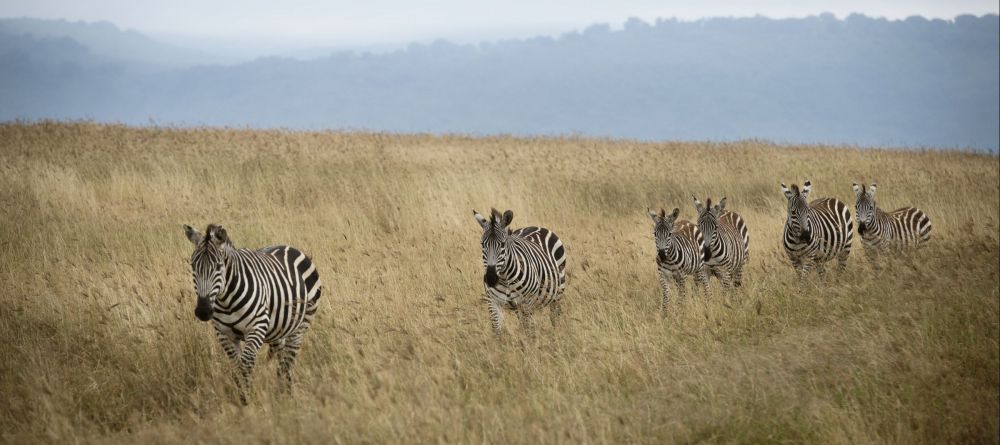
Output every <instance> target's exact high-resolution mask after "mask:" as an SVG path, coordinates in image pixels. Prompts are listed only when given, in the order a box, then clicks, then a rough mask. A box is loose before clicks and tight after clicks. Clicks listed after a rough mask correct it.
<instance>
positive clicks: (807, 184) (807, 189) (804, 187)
mask: <svg viewBox="0 0 1000 445" xmlns="http://www.w3.org/2000/svg"><path fill="white" fill-rule="evenodd" d="M812 189H813V185H812V182H810V181H809V180H806V182H805V184H802V199H808V198H809V192H811V191H812Z"/></svg>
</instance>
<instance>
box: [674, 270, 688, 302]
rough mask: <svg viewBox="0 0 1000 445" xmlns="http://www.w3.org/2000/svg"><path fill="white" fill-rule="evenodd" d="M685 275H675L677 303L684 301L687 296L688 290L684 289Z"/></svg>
mask: <svg viewBox="0 0 1000 445" xmlns="http://www.w3.org/2000/svg"><path fill="white" fill-rule="evenodd" d="M684 278H685V277H684V275H682V274H679V273H675V274H674V284H676V285H677V301H680V300H682V299H684V297H685V296H686V295H687V290H686V289H684Z"/></svg>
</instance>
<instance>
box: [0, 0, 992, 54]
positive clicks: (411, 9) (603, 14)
mask: <svg viewBox="0 0 1000 445" xmlns="http://www.w3.org/2000/svg"><path fill="white" fill-rule="evenodd" d="M997 10H998V6H997V2H996V1H995V0H989V1H985V0H946V1H931V0H873V1H864V0H845V1H819V0H778V1H742V0H715V1H709V0H706V1H699V0H680V1H655V0H605V1H598V0H504V1H475V0H435V1H421V2H417V1H409V0H351V1H344V0H337V1H330V0H297V1H288V2H280V1H275V0H211V1H205V0H143V1H135V0H90V1H79V0H0V17H37V18H62V19H68V20H85V21H101V20H105V21H110V22H113V23H115V24H117V25H118V26H119V27H122V28H126V29H134V30H137V31H140V32H143V33H146V34H149V35H152V36H156V37H161V38H164V37H166V38H177V39H184V40H188V41H190V40H192V39H205V40H206V41H215V42H231V43H239V44H253V43H255V42H260V43H264V42H268V43H269V44H272V45H273V44H281V45H289V46H352V45H379V44H390V43H401V42H408V41H414V40H418V41H426V40H431V39H435V38H447V39H451V40H454V41H459V42H468V41H478V40H492V39H499V38H523V37H529V36H533V35H538V34H550V35H551V34H561V33H563V32H567V31H571V30H574V29H579V28H582V27H584V26H586V25H588V24H591V23H611V24H612V25H613V26H620V25H621V23H622V22H624V21H625V19H627V18H628V17H632V16H634V17H639V18H642V19H645V20H647V21H650V22H651V21H653V20H655V19H656V18H658V17H665V18H667V17H677V18H679V19H689V20H690V19H697V18H702V17H713V16H753V15H757V14H760V15H765V16H769V17H776V18H777V17H802V16H806V15H813V14H818V13H820V12H832V13H833V14H835V15H836V16H838V17H844V16H846V15H848V14H850V13H852V12H861V13H864V14H866V15H869V16H876V17H878V16H882V17H887V18H891V19H892V18H905V17H907V16H910V15H923V16H925V17H936V18H946V19H950V18H953V17H954V16H956V15H959V14H964V13H972V14H977V15H981V14H985V13H996V12H997Z"/></svg>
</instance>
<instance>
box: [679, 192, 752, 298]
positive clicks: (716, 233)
mask: <svg viewBox="0 0 1000 445" xmlns="http://www.w3.org/2000/svg"><path fill="white" fill-rule="evenodd" d="M692 198H694V208H695V210H697V211H698V229H700V230H701V233H702V235H704V237H705V265H706V266H707V267H708V271H709V272H710V274H711V275H714V276H715V277H716V278H718V279H719V281H721V282H722V285H723V286H724V287H727V288H731V287H734V286H735V287H740V286H742V285H743V266H744V265H746V262H747V260H748V259H749V258H750V252H749V249H750V236H749V235H748V234H747V226H746V224H745V223H744V222H743V218H742V217H740V215H738V214H736V213H734V212H730V211H727V210H726V198H722V199H721V200H719V203H718V204H716V205H714V206H713V205H712V199H711V198H709V199H708V201H706V202H707V205H703V204H702V203H701V201H699V200H698V198H696V197H694V196H692Z"/></svg>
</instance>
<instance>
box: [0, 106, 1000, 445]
mask: <svg viewBox="0 0 1000 445" xmlns="http://www.w3.org/2000/svg"><path fill="white" fill-rule="evenodd" d="M805 178H809V179H812V181H813V184H814V188H815V190H814V195H815V196H834V197H838V198H840V199H842V200H845V201H847V202H849V203H853V192H852V191H851V187H850V185H851V183H852V182H855V181H859V182H860V181H866V182H871V181H877V182H878V183H879V185H880V188H879V190H880V191H879V204H880V205H881V206H883V207H884V208H895V207H899V206H903V205H916V206H919V207H921V208H922V209H924V210H925V211H926V212H927V213H928V214H929V215H930V217H931V218H932V221H933V223H934V233H933V238H932V242H931V244H930V246H929V247H928V248H927V249H925V250H923V251H921V252H918V254H917V255H915V256H914V257H913V258H912V260H910V261H898V262H895V263H893V264H892V265H891V267H889V268H887V269H884V270H883V272H881V273H875V272H874V271H872V270H871V268H870V267H869V265H868V264H867V262H866V260H865V258H864V255H862V254H860V246H859V245H857V244H856V251H855V252H854V253H853V254H852V255H851V258H850V261H849V267H848V270H847V272H846V273H845V274H844V275H842V276H838V275H836V274H831V275H832V276H831V277H830V278H829V279H827V280H825V281H824V280H820V279H813V280H812V281H811V282H810V283H808V284H807V285H806V286H805V287H803V288H800V287H798V286H797V285H796V283H795V275H794V273H793V271H792V269H791V267H790V266H789V265H788V264H787V262H786V260H785V259H784V254H783V252H782V250H781V244H780V234H781V228H782V224H783V221H784V208H785V200H784V197H783V196H782V194H781V192H780V191H779V188H778V184H779V182H782V181H784V182H786V183H791V182H797V183H800V184H801V182H802V180H803V179H805ZM692 193H694V194H697V195H698V196H699V197H702V198H704V197H707V196H712V197H716V198H717V197H721V196H723V195H725V196H728V198H729V200H728V203H729V207H731V208H732V209H733V210H735V211H738V212H739V213H741V214H742V215H743V217H744V218H745V219H746V221H747V224H748V226H749V228H750V239H751V241H750V242H751V246H750V252H751V260H750V264H749V267H748V270H747V273H746V278H745V283H746V284H745V287H744V288H743V290H742V291H740V292H738V293H737V294H736V295H734V296H733V300H732V301H729V302H727V300H726V299H725V298H723V297H721V296H720V295H718V293H716V294H715V295H713V296H711V297H709V298H707V299H706V298H704V297H703V296H700V295H699V296H695V297H693V298H689V299H686V300H681V301H679V302H676V304H675V305H673V306H672V307H671V313H670V315H669V317H668V318H667V319H666V320H661V319H660V318H659V317H658V314H657V305H658V301H659V299H658V294H659V288H658V284H657V280H656V266H655V263H654V257H653V255H654V252H653V250H654V247H653V240H652V223H651V222H650V221H649V219H648V217H647V216H646V207H647V206H650V207H652V206H656V207H665V208H667V209H670V208H673V207H680V208H681V209H682V215H683V217H686V218H691V217H693V215H694V210H693V207H692V204H691V202H690V196H691V194H692ZM998 200H1000V197H998V161H997V158H996V157H991V156H986V155H978V154H969V153H957V152H948V153H945V152H933V151H928V152H911V151H891V150H859V149H854V148H850V147H782V146H775V145H772V144H769V143H764V142H756V141H746V142H739V143H731V144H709V143H661V144H653V143H637V142H629V141H612V140H597V139H579V138H555V139H552V138H511V137H492V138H467V137H458V136H447V137H436V136H427V135H415V136H414V135H387V134H368V133H347V134H344V133H299V132H284V131H248V130H224V129H191V130H181V129H136V128H127V127H122V126H114V125H96V124H86V123H37V124H5V125H0V216H2V217H0V251H2V253H3V256H2V259H0V299H2V301H0V332H3V333H4V336H3V337H4V338H3V340H2V341H0V439H2V441H3V442H8V443H24V442H54V441H65V440H69V441H83V442H137V441H150V442H154V443H155V442H178V441H182V440H187V439H199V440H204V441H212V442H223V443H246V442H279V443H299V442H305V443H310V442H312V443H329V442H337V443H356V442H363V443H393V442H406V443H412V442H476V443H479V442H489V443H520V442H535V441H544V442H567V443H577V442H580V443H591V442H593V443H601V442H604V443H608V442H633V443H664V442H666V443H670V442H685V443H690V442H701V443H745V442H826V443H886V442H888V443H907V444H910V443H948V442H950V443H984V442H985V443H997V442H998V440H1000V439H998V420H997V417H998V410H1000V408H998V372H1000V371H998V369H1000V359H998V329H1000V326H998V324H1000V308H998V302H1000V295H998V269H997V267H998V266H997V263H998ZM490 206H496V207H497V208H501V209H507V208H510V209H513V210H514V214H515V217H514V225H515V226H523V225H536V224H537V225H544V226H547V227H549V228H551V229H553V230H554V231H556V233H558V234H559V235H560V237H561V238H562V239H563V240H564V242H565V244H566V246H567V253H568V271H569V272H568V273H569V287H568V290H567V293H566V296H565V300H564V301H565V304H564V310H565V312H564V321H565V323H564V324H563V325H561V326H559V327H558V328H557V329H554V330H553V329H552V328H551V327H549V325H548V323H547V320H546V319H545V318H542V319H540V323H539V338H538V340H537V341H535V342H529V341H526V339H525V338H524V336H523V335H522V333H521V332H519V329H518V326H517V323H516V320H515V319H514V318H513V317H508V327H509V328H510V331H511V332H510V335H508V336H507V338H506V339H505V340H504V341H501V342H498V341H496V340H495V339H494V338H493V336H492V335H491V333H490V331H489V327H488V319H487V315H486V309H485V307H484V305H483V304H482V303H481V300H480V299H481V294H482V284H481V283H482V281H481V280H482V277H481V275H482V271H481V265H480V253H479V245H478V241H479V236H480V232H479V228H478V225H477V224H476V222H475V221H474V220H473V218H472V209H473V208H476V209H478V210H485V209H487V208H488V207H490ZM210 222H218V223H222V224H224V225H225V226H226V227H227V229H228V231H229V234H230V236H231V237H232V239H233V240H234V242H235V243H236V244H237V245H239V246H247V247H260V246H265V245H270V244H276V243H287V244H291V245H295V246H298V247H300V248H302V249H303V250H304V251H306V252H307V253H309V254H311V255H312V256H313V258H314V260H315V262H316V264H317V265H318V267H319V270H320V273H321V276H322V279H323V283H324V295H323V300H322V304H321V307H320V311H319V313H318V315H317V319H316V323H315V324H314V328H313V329H312V330H311V331H310V332H309V334H308V336H307V337H306V339H305V344H304V346H303V353H302V355H301V359H300V361H299V362H298V365H297V368H296V371H297V373H298V374H297V375H298V378H299V381H298V386H297V389H296V391H295V393H294V394H293V395H291V396H289V395H282V394H280V393H279V392H278V391H277V389H278V388H279V384H278V383H279V382H278V381H277V378H276V377H275V372H276V365H275V363H264V364H262V365H261V366H259V367H258V369H257V372H256V382H255V389H256V394H255V395H254V397H253V400H252V401H251V404H250V405H249V406H247V407H241V406H238V405H237V404H236V400H237V398H236V395H235V388H234V387H233V385H232V383H231V380H230V378H229V376H230V375H229V374H228V372H229V365H228V362H227V360H226V359H225V357H224V354H223V353H222V351H221V349H220V348H219V347H218V346H217V345H216V343H215V340H214V335H213V334H212V330H211V327H210V326H209V325H208V324H205V323H200V322H198V321H196V320H195V318H194V316H193V309H194V303H195V301H194V295H193V290H192V287H191V284H190V282H191V281H190V272H189V266H188V257H189V255H190V252H191V246H190V244H189V243H188V241H187V240H186V239H185V237H184V236H183V232H182V230H181V224H182V223H187V224H192V225H196V226H199V227H203V226H204V225H206V224H208V223H210ZM712 286H713V290H716V291H717V290H718V284H717V282H713V285H712Z"/></svg>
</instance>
